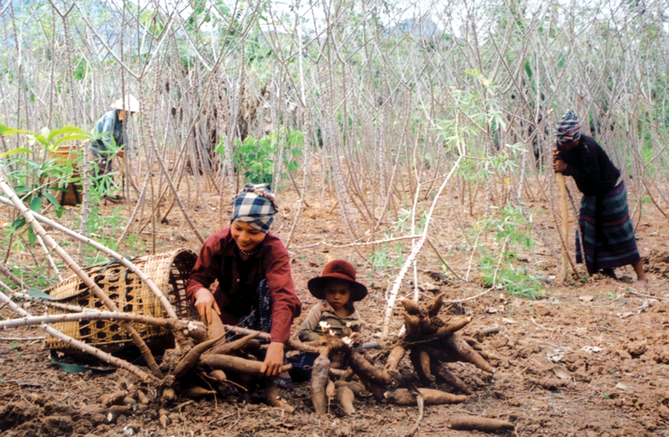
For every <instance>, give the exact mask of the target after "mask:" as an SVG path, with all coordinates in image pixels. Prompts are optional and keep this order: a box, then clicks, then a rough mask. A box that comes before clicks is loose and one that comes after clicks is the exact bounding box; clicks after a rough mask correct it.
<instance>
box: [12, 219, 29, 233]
mask: <svg viewBox="0 0 669 437" xmlns="http://www.w3.org/2000/svg"><path fill="white" fill-rule="evenodd" d="M25 224H26V219H25V217H23V216H21V217H19V218H17V219H16V220H14V223H12V226H11V229H12V232H13V231H17V230H18V229H21V228H22V227H23V226H25Z"/></svg>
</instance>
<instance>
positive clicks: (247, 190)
mask: <svg viewBox="0 0 669 437" xmlns="http://www.w3.org/2000/svg"><path fill="white" fill-rule="evenodd" d="M234 203H235V204H234V209H233V212H232V221H233V222H235V221H237V222H244V223H248V224H249V225H251V226H253V227H254V228H256V229H258V230H259V231H262V232H264V233H267V232H268V231H269V228H270V226H272V222H273V221H274V213H275V212H276V210H277V209H278V208H277V206H276V203H275V197H274V193H272V191H271V190H270V187H269V185H268V184H258V185H253V184H246V185H245V186H244V189H243V190H242V192H241V193H239V194H238V195H237V197H235V201H234Z"/></svg>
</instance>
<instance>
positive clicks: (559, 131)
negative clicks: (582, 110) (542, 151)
mask: <svg viewBox="0 0 669 437" xmlns="http://www.w3.org/2000/svg"><path fill="white" fill-rule="evenodd" d="M555 137H556V138H557V142H558V143H559V144H565V143H570V142H572V141H578V140H579V139H580V138H581V122H580V121H578V117H577V116H576V114H574V111H572V110H571V109H570V110H569V111H567V112H565V114H564V115H563V116H562V119H560V121H558V122H557V125H556V126H555Z"/></svg>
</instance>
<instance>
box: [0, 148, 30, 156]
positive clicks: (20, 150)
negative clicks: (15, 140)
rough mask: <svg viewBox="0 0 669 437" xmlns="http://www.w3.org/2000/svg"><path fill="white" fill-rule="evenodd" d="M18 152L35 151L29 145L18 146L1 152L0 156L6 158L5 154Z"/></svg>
mask: <svg viewBox="0 0 669 437" xmlns="http://www.w3.org/2000/svg"><path fill="white" fill-rule="evenodd" d="M18 153H33V151H32V150H30V149H29V148H27V147H17V148H16V149H12V150H8V151H7V152H5V153H1V154H0V158H4V157H5V156H9V155H16V154H18Z"/></svg>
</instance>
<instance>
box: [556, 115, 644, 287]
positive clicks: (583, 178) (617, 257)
mask: <svg viewBox="0 0 669 437" xmlns="http://www.w3.org/2000/svg"><path fill="white" fill-rule="evenodd" d="M580 131H581V123H580V121H579V120H578V117H577V116H576V114H574V112H572V111H567V112H566V113H565V115H564V116H563V117H562V119H561V120H560V121H558V123H557V126H556V128H555V137H556V138H557V150H556V151H555V152H554V153H553V170H554V171H556V172H559V173H562V174H564V175H565V176H571V177H573V178H574V182H575V183H576V186H577V187H578V189H579V190H580V191H581V193H583V198H582V199H581V209H580V212H579V220H578V222H579V227H580V229H581V235H582V237H583V247H582V248H581V244H580V241H579V240H578V239H577V241H576V261H577V262H583V255H585V265H586V267H587V269H588V274H589V275H593V274H595V273H598V272H600V271H601V272H602V273H604V274H605V275H608V276H611V277H612V278H616V275H615V273H614V271H613V269H614V268H616V267H622V266H625V265H628V264H629V265H631V266H632V267H634V270H635V271H636V274H637V281H636V282H635V283H634V285H637V286H645V285H646V284H647V283H648V280H647V278H646V273H645V272H644V270H643V262H642V261H641V256H640V255H639V250H638V248H637V244H636V238H635V236H634V225H633V224H632V219H631V217H630V214H629V209H628V206H627V193H626V191H625V182H624V181H623V180H620V170H618V168H616V166H615V165H614V164H613V163H612V162H611V159H610V158H609V156H608V155H607V154H606V152H605V151H604V149H602V147H601V146H600V145H599V144H598V143H597V142H596V141H595V140H594V139H593V138H592V137H589V136H587V135H583V134H581V132H580ZM619 180H620V182H618V181H619Z"/></svg>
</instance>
